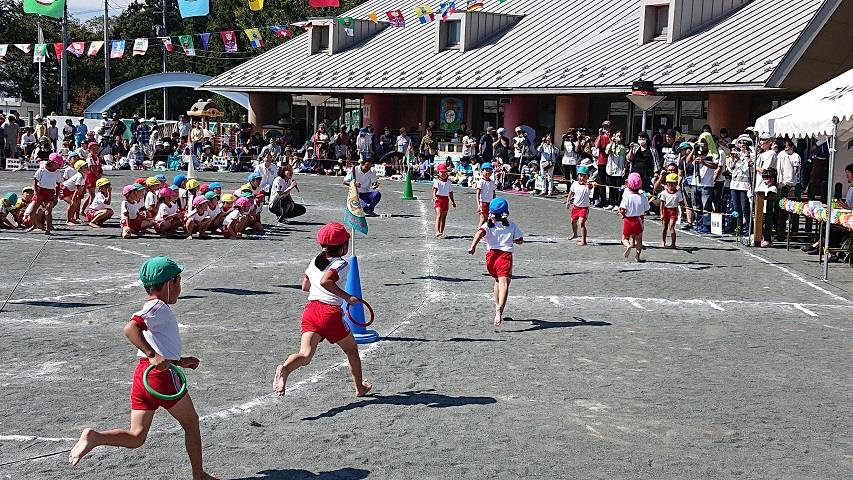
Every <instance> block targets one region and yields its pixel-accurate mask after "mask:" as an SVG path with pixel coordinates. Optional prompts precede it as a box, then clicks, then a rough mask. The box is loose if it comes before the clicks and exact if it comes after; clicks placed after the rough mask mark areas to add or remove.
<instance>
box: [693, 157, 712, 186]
mask: <svg viewBox="0 0 853 480" xmlns="http://www.w3.org/2000/svg"><path fill="white" fill-rule="evenodd" d="M706 161H707V160H706ZM694 168H695V169H696V170H694V172H698V174H697V178H696V179H694V181H693V185H695V186H697V187H713V186H714V174H715V173H716V172H717V169H716V168H711V167H708V166H706V165H705V164H704V163H697V164H696V165H695V166H694ZM696 180H698V182H697V181H696Z"/></svg>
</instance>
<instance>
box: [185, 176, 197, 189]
mask: <svg viewBox="0 0 853 480" xmlns="http://www.w3.org/2000/svg"><path fill="white" fill-rule="evenodd" d="M198 185H199V183H198V180H196V179H194V178H191V179H189V180H187V190H195V189H196V188H198Z"/></svg>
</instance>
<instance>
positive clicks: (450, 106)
mask: <svg viewBox="0 0 853 480" xmlns="http://www.w3.org/2000/svg"><path fill="white" fill-rule="evenodd" d="M464 111H465V101H464V100H462V99H461V98H459V97H443V98H442V99H441V100H439V110H438V112H439V117H438V118H439V120H440V121H439V124H438V126H439V128H441V129H442V130H444V131H449V132H453V131H456V130H459V128H460V127H462V122H463V116H464V115H463V112H464Z"/></svg>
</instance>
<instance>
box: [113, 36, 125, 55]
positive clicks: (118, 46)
mask: <svg viewBox="0 0 853 480" xmlns="http://www.w3.org/2000/svg"><path fill="white" fill-rule="evenodd" d="M125 46H127V42H126V41H125V40H113V41H112V44H111V45H110V58H124V47H125Z"/></svg>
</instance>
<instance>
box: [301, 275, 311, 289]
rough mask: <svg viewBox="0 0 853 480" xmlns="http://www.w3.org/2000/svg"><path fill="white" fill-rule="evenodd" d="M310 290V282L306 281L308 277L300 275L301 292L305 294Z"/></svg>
mask: <svg viewBox="0 0 853 480" xmlns="http://www.w3.org/2000/svg"><path fill="white" fill-rule="evenodd" d="M309 290H311V280H309V279H308V275H302V291H303V292H307V291H309Z"/></svg>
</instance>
